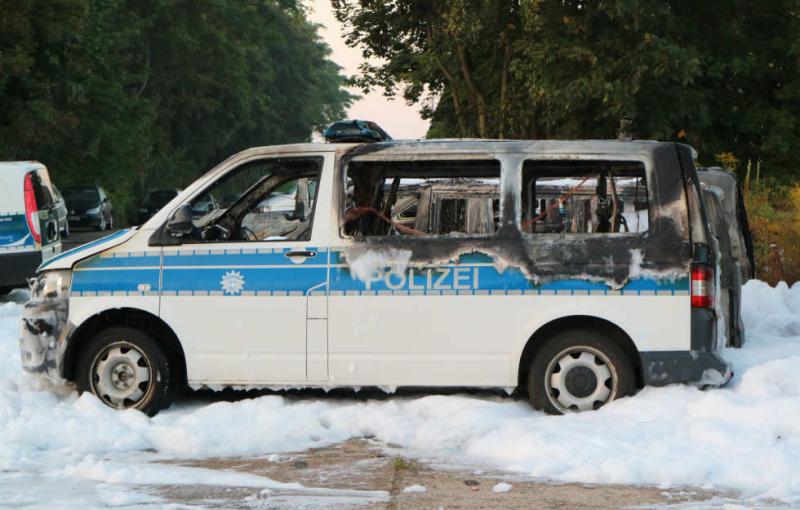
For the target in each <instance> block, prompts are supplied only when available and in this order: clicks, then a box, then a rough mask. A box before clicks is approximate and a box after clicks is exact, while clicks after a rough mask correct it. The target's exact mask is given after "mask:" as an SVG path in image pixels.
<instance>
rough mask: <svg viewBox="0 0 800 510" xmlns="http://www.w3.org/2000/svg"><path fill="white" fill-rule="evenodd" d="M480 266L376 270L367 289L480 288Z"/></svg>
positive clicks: (368, 282)
mask: <svg viewBox="0 0 800 510" xmlns="http://www.w3.org/2000/svg"><path fill="white" fill-rule="evenodd" d="M478 269H479V268H478V267H437V268H424V269H413V268H412V269H409V270H408V271H406V272H404V273H399V272H396V271H392V270H391V269H385V270H379V271H375V272H374V273H373V274H372V276H371V277H370V278H369V279H368V280H367V281H366V287H367V290H408V291H414V290H421V291H427V290H474V289H477V288H478V283H479V282H478Z"/></svg>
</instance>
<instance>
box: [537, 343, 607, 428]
mask: <svg viewBox="0 0 800 510" xmlns="http://www.w3.org/2000/svg"><path fill="white" fill-rule="evenodd" d="M592 383H593V384H592ZM544 384H545V388H547V396H548V398H549V399H550V402H551V403H552V404H553V405H554V406H555V407H556V408H557V409H558V410H559V411H561V412H563V413H567V412H579V411H590V410H592V409H597V408H599V407H601V406H602V405H604V404H607V403H608V402H610V401H612V400H614V396H615V395H616V394H617V387H618V385H619V378H618V376H617V371H616V369H615V368H614V365H613V364H612V363H611V361H610V360H609V359H608V356H606V355H605V354H603V353H602V352H601V351H599V350H597V349H595V348H594V347H589V346H588V345H580V346H574V347H569V348H567V349H564V350H563V351H561V352H560V353H558V354H557V355H556V356H554V357H553V359H552V360H551V361H550V363H549V364H548V365H547V370H546V371H545V379H544Z"/></svg>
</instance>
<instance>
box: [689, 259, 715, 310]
mask: <svg viewBox="0 0 800 510" xmlns="http://www.w3.org/2000/svg"><path fill="white" fill-rule="evenodd" d="M712 306H714V271H713V270H712V269H711V268H710V267H708V266H705V265H697V266H693V267H692V307H693V308H711V307H712Z"/></svg>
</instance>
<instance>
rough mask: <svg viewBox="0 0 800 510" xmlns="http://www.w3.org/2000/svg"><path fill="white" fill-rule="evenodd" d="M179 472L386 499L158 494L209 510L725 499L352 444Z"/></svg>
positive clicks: (587, 505) (253, 492) (183, 489)
mask: <svg viewBox="0 0 800 510" xmlns="http://www.w3.org/2000/svg"><path fill="white" fill-rule="evenodd" d="M180 464H181V465H185V466H193V467H202V468H206V469H212V470H220V471H235V472H239V473H250V474H255V475H259V476H264V477H268V478H271V479H273V480H276V481H280V482H299V483H301V484H303V485H304V486H306V487H320V488H330V489H339V490H342V489H345V490H347V489H349V490H353V491H384V492H385V494H384V496H383V497H382V498H369V497H357V496H356V495H353V496H352V497H350V498H346V497H345V498H341V497H339V498H338V499H337V497H336V496H335V495H330V496H325V495H321V496H314V497H310V496H309V495H308V494H302V493H299V492H293V491H271V492H270V491H262V490H261V489H254V488H235V487H234V488H231V487H223V486H219V487H216V486H209V485H173V486H161V487H158V493H159V495H161V496H163V497H164V498H165V499H166V500H167V501H169V502H174V503H183V504H190V505H202V506H204V507H207V508H249V509H252V508H298V507H329V508H331V507H332V508H361V509H369V510H379V509H380V510H384V509H385V510H401V509H402V510H407V509H431V508H434V509H436V508H445V509H467V508H469V509H498V508H509V509H516V508H519V509H522V508H536V509H541V510H549V509H566V508H568V509H587V510H588V509H592V510H604V509H617V508H633V507H637V508H643V507H644V508H648V507H652V506H661V505H675V504H681V503H691V502H696V503H701V502H702V501H704V500H708V499H709V498H711V497H714V496H716V495H718V494H712V493H707V492H702V491H698V490H669V491H667V490H663V489H658V488H653V487H631V486H623V485H579V484H550V483H545V482H542V481H534V480H530V479H525V478H522V477H516V476H509V475H507V474H502V473H497V472H482V471H473V470H464V469H451V468H448V467H447V466H435V465H427V464H423V463H421V462H418V461H414V460H411V459H408V458H406V457H403V456H402V455H401V454H400V450H399V449H397V448H393V447H392V446H391V445H389V446H385V445H380V444H377V443H375V442H373V441H370V440H353V441H348V442H345V443H341V444H338V445H334V446H330V447H326V448H319V449H314V450H309V451H305V452H298V453H291V454H285V455H280V456H275V455H272V456H269V457H260V458H242V457H235V458H217V459H203V460H197V461H190V462H186V461H182V462H180ZM498 484H500V485H498ZM509 486H510V487H509ZM423 488H424V489H423ZM326 499H328V501H326ZM376 499H377V500H376Z"/></svg>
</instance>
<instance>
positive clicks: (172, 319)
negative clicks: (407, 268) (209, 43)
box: [161, 156, 328, 385]
mask: <svg viewBox="0 0 800 510" xmlns="http://www.w3.org/2000/svg"><path fill="white" fill-rule="evenodd" d="M322 164H323V158H322V157H306V156H303V157H281V158H266V159H265V158H261V159H254V160H250V161H246V162H244V163H242V164H241V165H240V166H238V167H237V168H234V169H233V170H231V171H228V172H226V173H225V174H224V175H223V176H222V177H221V178H220V179H219V180H218V181H216V182H214V183H212V184H211V185H210V186H208V187H207V188H206V189H205V190H203V191H201V192H200V193H199V194H198V195H196V196H195V198H193V199H192V200H191V203H190V205H191V208H192V223H193V225H194V228H193V231H192V233H191V234H187V235H185V236H183V238H182V241H181V245H180V246H165V247H164V250H163V263H162V268H163V273H162V278H163V280H162V294H161V316H162V317H163V318H164V320H165V321H166V322H167V323H168V324H170V326H171V327H173V329H174V330H175V333H176V334H177V336H178V338H179V339H180V340H181V344H182V346H183V349H184V353H185V357H186V363H187V377H188V380H189V383H190V384H195V385H199V384H207V385H214V384H220V385H235V384H254V383H268V384H281V383H289V384H291V383H296V382H302V381H305V380H306V379H307V373H306V351H307V349H306V328H307V316H308V309H309V298H308V296H309V295H310V294H311V293H312V292H313V291H314V290H315V289H319V288H322V289H323V292H322V294H323V295H324V286H325V284H326V281H327V258H328V254H327V250H326V249H322V248H320V247H319V246H320V245H319V244H317V243H315V239H316V238H315V237H314V235H313V234H314V210H315V206H316V198H317V191H318V187H319V182H320V174H321V169H322ZM317 230H320V229H317Z"/></svg>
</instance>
